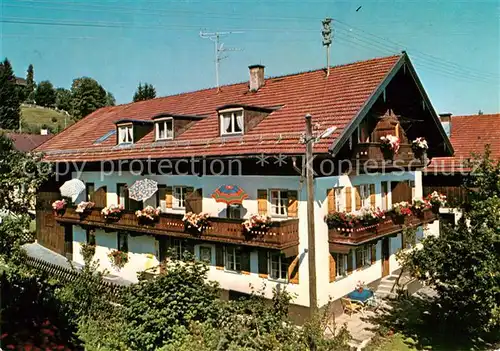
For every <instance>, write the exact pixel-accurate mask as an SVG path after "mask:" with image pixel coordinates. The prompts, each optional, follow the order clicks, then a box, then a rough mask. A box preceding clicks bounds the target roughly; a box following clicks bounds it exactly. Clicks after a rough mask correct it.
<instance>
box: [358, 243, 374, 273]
mask: <svg viewBox="0 0 500 351" xmlns="http://www.w3.org/2000/svg"><path fill="white" fill-rule="evenodd" d="M370 264H371V262H370V246H369V245H364V246H361V247H359V248H357V249H356V268H362V267H365V266H369V265H370Z"/></svg>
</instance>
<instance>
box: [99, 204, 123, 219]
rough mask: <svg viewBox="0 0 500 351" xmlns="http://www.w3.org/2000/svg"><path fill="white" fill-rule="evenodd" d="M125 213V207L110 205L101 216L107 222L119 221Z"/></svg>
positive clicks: (102, 211)
mask: <svg viewBox="0 0 500 351" xmlns="http://www.w3.org/2000/svg"><path fill="white" fill-rule="evenodd" d="M122 211H123V205H109V206H106V207H104V208H103V209H102V210H101V214H102V215H103V216H104V218H105V219H106V220H118V219H120V216H121V214H122Z"/></svg>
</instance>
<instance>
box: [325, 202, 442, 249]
mask: <svg viewBox="0 0 500 351" xmlns="http://www.w3.org/2000/svg"><path fill="white" fill-rule="evenodd" d="M435 219H436V215H435V214H434V212H432V211H431V210H425V211H423V212H422V213H421V214H419V215H418V216H415V215H412V216H408V217H402V218H400V219H396V218H394V217H390V216H388V217H386V219H385V220H384V221H383V222H381V223H377V224H374V225H369V226H363V225H362V224H360V223H358V224H356V225H355V226H354V227H353V228H349V229H346V228H330V229H329V230H328V241H329V242H330V243H334V244H347V245H361V244H364V243H366V242H368V241H372V240H374V239H378V238H381V237H384V236H387V235H391V234H396V233H398V232H400V231H402V230H403V228H404V226H420V225H422V224H425V223H430V222H433V221H434V220H435Z"/></svg>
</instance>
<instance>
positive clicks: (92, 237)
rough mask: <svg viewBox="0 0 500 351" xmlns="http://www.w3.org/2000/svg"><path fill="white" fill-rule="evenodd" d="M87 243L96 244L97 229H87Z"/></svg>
mask: <svg viewBox="0 0 500 351" xmlns="http://www.w3.org/2000/svg"><path fill="white" fill-rule="evenodd" d="M86 242H87V244H89V245H92V246H95V244H96V240H95V230H93V229H87V240H86Z"/></svg>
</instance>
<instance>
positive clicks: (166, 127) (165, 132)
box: [155, 118, 174, 141]
mask: <svg viewBox="0 0 500 351" xmlns="http://www.w3.org/2000/svg"><path fill="white" fill-rule="evenodd" d="M155 125H156V127H155V129H156V140H157V141H158V140H169V139H173V138H174V121H173V119H172V118H167V119H163V120H160V121H157V122H155Z"/></svg>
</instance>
